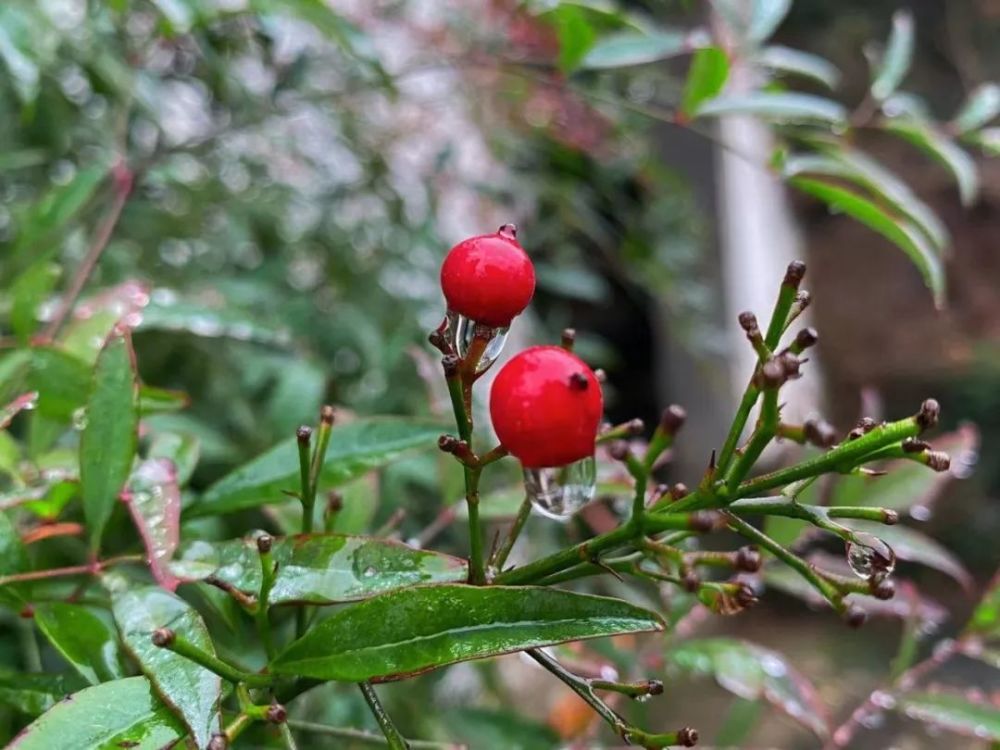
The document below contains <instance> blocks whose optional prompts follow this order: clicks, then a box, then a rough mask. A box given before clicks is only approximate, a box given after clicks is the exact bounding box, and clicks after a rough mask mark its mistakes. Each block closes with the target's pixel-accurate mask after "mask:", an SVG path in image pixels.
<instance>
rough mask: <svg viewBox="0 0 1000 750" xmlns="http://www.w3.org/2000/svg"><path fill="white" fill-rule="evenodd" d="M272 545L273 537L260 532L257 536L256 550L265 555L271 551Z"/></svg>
mask: <svg viewBox="0 0 1000 750" xmlns="http://www.w3.org/2000/svg"><path fill="white" fill-rule="evenodd" d="M273 546H274V537H272V536H271V535H270V534H261V535H260V536H259V537H257V551H258V552H260V553H261V554H262V555H266V554H267V553H268V552H270V551H271V547H273Z"/></svg>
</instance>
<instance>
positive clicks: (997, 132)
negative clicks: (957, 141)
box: [965, 127, 1000, 156]
mask: <svg viewBox="0 0 1000 750" xmlns="http://www.w3.org/2000/svg"><path fill="white" fill-rule="evenodd" d="M965 140H966V141H969V142H970V143H972V144H973V145H975V146H978V147H979V148H980V149H982V151H983V153H985V154H987V155H988V156H1000V127H995V128H983V129H982V130H980V131H978V132H976V133H967V134H966V135H965Z"/></svg>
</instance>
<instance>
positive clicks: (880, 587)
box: [872, 578, 896, 601]
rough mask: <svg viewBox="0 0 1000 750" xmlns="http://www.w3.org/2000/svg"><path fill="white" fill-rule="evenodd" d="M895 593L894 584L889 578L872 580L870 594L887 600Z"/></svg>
mask: <svg viewBox="0 0 1000 750" xmlns="http://www.w3.org/2000/svg"><path fill="white" fill-rule="evenodd" d="M895 595H896V585H895V584H894V583H893V582H892V580H890V579H889V578H883V579H881V580H879V581H873V582H872V596H874V597H875V598H876V599H881V600H883V601H887V600H889V599H892V597H894V596H895Z"/></svg>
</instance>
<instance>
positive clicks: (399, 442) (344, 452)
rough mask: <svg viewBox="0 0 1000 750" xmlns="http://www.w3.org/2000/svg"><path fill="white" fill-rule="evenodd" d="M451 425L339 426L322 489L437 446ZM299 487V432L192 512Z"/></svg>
mask: <svg viewBox="0 0 1000 750" xmlns="http://www.w3.org/2000/svg"><path fill="white" fill-rule="evenodd" d="M445 429H447V428H446V427H444V426H442V425H441V424H440V423H437V422H429V421H426V420H423V421H422V420H408V419H401V418H393V417H376V418H368V419H359V420H357V421H354V422H350V423H348V424H345V425H343V426H341V427H334V428H333V432H332V435H331V437H330V449H329V451H328V452H327V454H326V461H325V462H324V463H323V469H322V471H321V472H320V479H319V484H320V490H321V491H322V490H323V489H327V488H330V487H336V486H338V485H341V484H344V483H345V482H348V481H350V480H351V479H354V478H355V477H357V476H360V475H361V474H363V473H365V472H367V471H370V470H372V469H377V468H379V467H380V466H384V465H386V464H388V463H390V462H392V461H394V460H395V459H397V458H398V457H399V456H400V455H402V454H403V453H406V452H408V451H412V450H418V449H420V450H428V449H430V448H433V447H434V446H435V444H436V442H435V441H436V440H437V437H438V436H439V435H440V434H441V432H442V431H443V430H445ZM298 489H299V457H298V447H297V446H296V442H295V439H294V438H293V439H291V440H287V441H285V442H282V443H279V444H278V445H276V446H275V447H274V448H272V449H271V450H269V451H268V452H267V453H264V454H263V455H261V456H258V457H257V458H255V459H253V460H252V461H250V463H248V464H245V465H243V466H242V467H240V468H239V469H236V471H234V472H232V473H231V474H227V475H226V476H225V477H223V478H222V479H220V480H219V481H218V482H216V483H215V484H213V485H212V486H211V487H209V488H208V489H207V490H206V491H205V494H204V495H203V496H202V497H201V499H200V501H199V502H198V503H197V504H196V505H194V506H192V507H191V508H190V511H189V512H190V514H191V515H195V516H198V515H208V514H216V513H231V512H233V511H236V510H243V509H246V508H255V507H258V506H260V505H266V504H268V503H275V502H279V501H282V500H284V498H285V496H284V495H283V493H282V491H283V490H288V491H297V490H298Z"/></svg>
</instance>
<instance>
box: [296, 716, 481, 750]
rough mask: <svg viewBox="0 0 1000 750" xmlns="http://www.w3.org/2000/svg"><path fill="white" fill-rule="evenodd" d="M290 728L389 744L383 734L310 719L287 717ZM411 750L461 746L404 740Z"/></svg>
mask: <svg viewBox="0 0 1000 750" xmlns="http://www.w3.org/2000/svg"><path fill="white" fill-rule="evenodd" d="M285 723H286V724H287V725H288V726H289V727H291V728H292V729H295V730H298V731H299V732H309V733H311V734H320V735H326V736H327V737H338V738H340V739H342V740H348V741H349V742H352V743H357V744H362V745H378V746H380V747H385V746H386V745H388V744H389V742H388V740H387V739H386V738H385V736H384V735H381V734H374V733H372V732H365V731H363V730H361V729H348V728H346V727H333V726H329V725H327V724H317V723H315V722H311V721H299V720H297V719H289V720H288V721H287V722H285ZM406 742H407V743H408V744H409V746H410V748H411V750H458V748H460V747H461V746H458V745H453V744H450V743H445V742H429V741H426V740H406Z"/></svg>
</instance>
